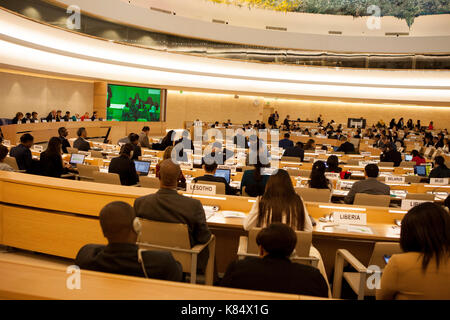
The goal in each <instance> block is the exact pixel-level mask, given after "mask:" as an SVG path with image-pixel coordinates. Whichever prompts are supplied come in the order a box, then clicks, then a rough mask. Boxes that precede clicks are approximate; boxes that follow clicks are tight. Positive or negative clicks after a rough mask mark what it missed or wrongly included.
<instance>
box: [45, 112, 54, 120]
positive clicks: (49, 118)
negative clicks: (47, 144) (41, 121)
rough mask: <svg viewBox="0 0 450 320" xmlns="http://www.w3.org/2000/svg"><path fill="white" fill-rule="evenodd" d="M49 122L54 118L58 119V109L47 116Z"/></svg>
mask: <svg viewBox="0 0 450 320" xmlns="http://www.w3.org/2000/svg"><path fill="white" fill-rule="evenodd" d="M46 120H47V122H52V121H53V120H56V110H52V111H51V112H50V113H49V114H48V116H47V118H46Z"/></svg>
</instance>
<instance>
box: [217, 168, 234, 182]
mask: <svg viewBox="0 0 450 320" xmlns="http://www.w3.org/2000/svg"><path fill="white" fill-rule="evenodd" d="M214 177H222V178H225V180H227V183H230V179H231V170H230V169H217V170H216V173H215V174H214Z"/></svg>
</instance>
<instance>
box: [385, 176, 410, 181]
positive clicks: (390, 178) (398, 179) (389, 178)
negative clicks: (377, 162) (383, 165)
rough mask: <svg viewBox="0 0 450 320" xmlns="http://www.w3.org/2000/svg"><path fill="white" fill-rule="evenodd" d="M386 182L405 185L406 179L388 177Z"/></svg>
mask: <svg viewBox="0 0 450 320" xmlns="http://www.w3.org/2000/svg"><path fill="white" fill-rule="evenodd" d="M385 181H386V182H394V183H405V177H399V176H386V180H385Z"/></svg>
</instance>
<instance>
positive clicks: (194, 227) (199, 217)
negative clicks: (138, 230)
mask: <svg viewBox="0 0 450 320" xmlns="http://www.w3.org/2000/svg"><path fill="white" fill-rule="evenodd" d="M159 168H160V169H159V183H160V189H159V190H158V192H156V193H154V194H150V195H148V196H144V197H141V198H138V199H136V201H135V202H134V209H135V211H136V215H137V216H138V217H140V218H143V219H148V220H154V221H161V222H171V223H182V224H186V225H187V226H188V230H189V240H190V244H191V247H193V246H195V245H197V244H203V243H206V242H208V240H209V239H210V237H211V231H209V228H208V225H207V224H206V217H205V211H204V210H203V206H202V204H201V202H200V201H198V200H196V199H192V198H189V197H185V196H183V195H181V194H178V192H177V184H178V177H179V176H180V172H181V169H180V166H179V165H177V164H175V163H174V162H172V160H171V159H167V160H164V161H162V162H161V164H160V167H159ZM208 257H209V252H208V250H204V251H202V252H201V253H200V254H199V257H198V269H199V270H200V271H201V272H202V271H203V272H204V271H205V268H206V263H207V261H208Z"/></svg>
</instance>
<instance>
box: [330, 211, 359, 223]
mask: <svg viewBox="0 0 450 320" xmlns="http://www.w3.org/2000/svg"><path fill="white" fill-rule="evenodd" d="M333 220H334V223H338V224H358V225H366V224H367V214H366V213H356V212H333Z"/></svg>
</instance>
